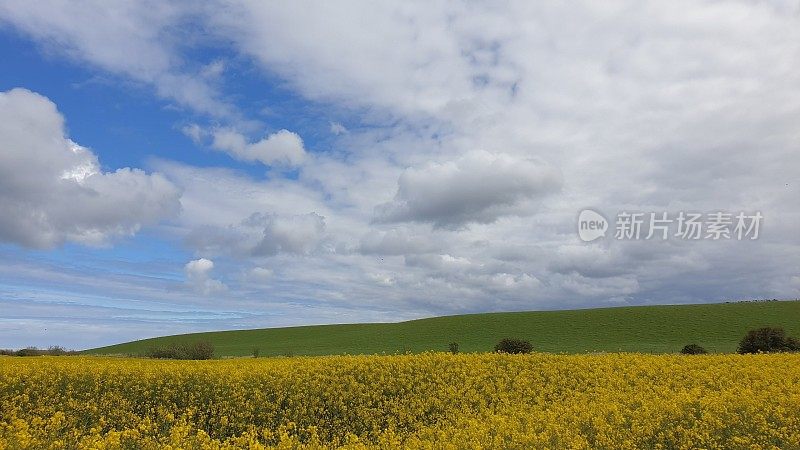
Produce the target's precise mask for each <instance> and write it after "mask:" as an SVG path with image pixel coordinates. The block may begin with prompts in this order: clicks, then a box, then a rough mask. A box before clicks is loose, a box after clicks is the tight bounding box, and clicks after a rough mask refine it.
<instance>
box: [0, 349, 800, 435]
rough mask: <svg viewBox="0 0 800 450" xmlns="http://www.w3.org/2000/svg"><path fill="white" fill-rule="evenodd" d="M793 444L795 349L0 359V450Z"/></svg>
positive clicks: (799, 382)
mask: <svg viewBox="0 0 800 450" xmlns="http://www.w3.org/2000/svg"><path fill="white" fill-rule="evenodd" d="M169 446H172V447H171V448H226V447H236V448H239V447H243V448H263V447H277V448H298V447H300V448H319V447H337V446H344V447H348V448H365V447H373V446H374V447H380V448H397V447H406V448H426V447H427V448H453V449H464V448H520V449H527V448H592V449H602V448H606V449H624V448H648V449H649V448H697V447H700V448H719V449H723V448H724V449H753V448H800V355H788V354H781V355H775V354H773V355H713V356H680V355H640V354H596V355H552V354H532V355H499V354H460V355H449V354H443V353H426V354H419V355H398V356H333V357H316V358H305V357H302V358H301V357H295V358H270V359H266V358H264V359H235V360H215V361H203V362H199V361H198V362H193V361H154V360H142V359H121V358H120V359H115V358H93V357H32V358H21V357H17V358H12V357H4V358H0V448H10V449H16V448H32V449H39V448H75V447H78V448H169Z"/></svg>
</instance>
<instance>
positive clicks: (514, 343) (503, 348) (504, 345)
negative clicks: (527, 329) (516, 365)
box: [494, 338, 533, 354]
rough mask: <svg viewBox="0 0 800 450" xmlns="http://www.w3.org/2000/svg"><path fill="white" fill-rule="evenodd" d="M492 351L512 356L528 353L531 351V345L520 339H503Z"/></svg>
mask: <svg viewBox="0 0 800 450" xmlns="http://www.w3.org/2000/svg"><path fill="white" fill-rule="evenodd" d="M494 351H496V352H498V353H512V354H519V353H530V352H532V351H533V345H531V343H530V342H528V341H524V340H522V339H512V338H505V339H503V340H501V341H500V342H498V343H497V345H495V346H494Z"/></svg>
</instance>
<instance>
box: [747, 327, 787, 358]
mask: <svg viewBox="0 0 800 450" xmlns="http://www.w3.org/2000/svg"><path fill="white" fill-rule="evenodd" d="M798 350H800V341H798V340H797V339H795V338H793V337H790V336H787V335H786V332H785V331H784V330H783V328H778V327H763V328H759V329H757V330H750V331H748V332H747V334H746V335H745V337H743V338H742V340H741V342H739V348H738V350H737V352H738V353H741V354H745V353H772V352H796V351H798Z"/></svg>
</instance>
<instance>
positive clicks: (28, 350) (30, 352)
mask: <svg viewBox="0 0 800 450" xmlns="http://www.w3.org/2000/svg"><path fill="white" fill-rule="evenodd" d="M43 354H44V350H39V349H38V348H36V347H25V348H23V349H22V350H17V353H16V355H17V356H41V355H43Z"/></svg>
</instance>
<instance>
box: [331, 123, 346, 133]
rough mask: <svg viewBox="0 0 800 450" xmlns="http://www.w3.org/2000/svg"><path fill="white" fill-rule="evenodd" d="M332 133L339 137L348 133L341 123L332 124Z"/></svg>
mask: <svg viewBox="0 0 800 450" xmlns="http://www.w3.org/2000/svg"><path fill="white" fill-rule="evenodd" d="M331 133H333V134H335V135H337V136H339V135H340V134H345V133H347V128H345V127H344V125H342V124H340V123H339V122H331Z"/></svg>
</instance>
